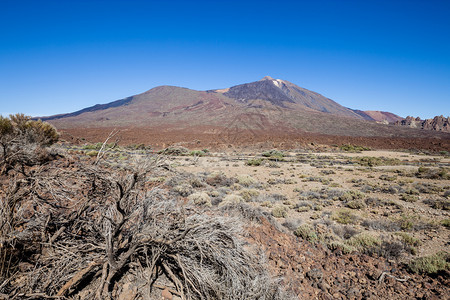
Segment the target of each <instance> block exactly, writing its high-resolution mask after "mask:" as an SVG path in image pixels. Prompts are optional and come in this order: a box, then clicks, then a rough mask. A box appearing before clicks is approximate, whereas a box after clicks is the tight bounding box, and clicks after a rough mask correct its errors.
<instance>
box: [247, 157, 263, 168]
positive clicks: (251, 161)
mask: <svg viewBox="0 0 450 300" xmlns="http://www.w3.org/2000/svg"><path fill="white" fill-rule="evenodd" d="M262 161H263V160H262V159H261V158H254V159H249V160H247V162H246V163H245V164H246V165H247V166H260V165H261V163H262Z"/></svg>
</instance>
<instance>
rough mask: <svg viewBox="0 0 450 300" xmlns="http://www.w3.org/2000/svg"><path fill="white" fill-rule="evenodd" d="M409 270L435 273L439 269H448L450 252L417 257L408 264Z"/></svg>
mask: <svg viewBox="0 0 450 300" xmlns="http://www.w3.org/2000/svg"><path fill="white" fill-rule="evenodd" d="M408 266H409V268H410V269H411V271H413V272H415V273H422V274H435V273H438V272H439V271H449V268H450V253H448V252H438V253H436V254H433V255H429V256H424V257H419V258H416V259H414V260H412V261H411V262H410V263H409V264H408Z"/></svg>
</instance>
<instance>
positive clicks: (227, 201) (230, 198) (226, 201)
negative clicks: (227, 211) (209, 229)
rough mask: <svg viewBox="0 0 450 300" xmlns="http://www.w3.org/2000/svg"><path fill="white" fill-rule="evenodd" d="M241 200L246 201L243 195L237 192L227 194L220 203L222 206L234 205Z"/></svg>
mask: <svg viewBox="0 0 450 300" xmlns="http://www.w3.org/2000/svg"><path fill="white" fill-rule="evenodd" d="M241 202H244V199H243V198H242V197H241V196H239V195H236V194H230V195H227V196H225V198H223V201H222V202H221V203H220V206H224V205H233V204H238V203H241Z"/></svg>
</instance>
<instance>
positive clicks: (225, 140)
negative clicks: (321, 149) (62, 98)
mask: <svg viewBox="0 0 450 300" xmlns="http://www.w3.org/2000/svg"><path fill="white" fill-rule="evenodd" d="M115 129H116V128H73V129H62V130H60V131H61V133H62V138H63V139H66V140H67V141H70V142H71V143H78V144H83V143H86V142H91V143H94V142H103V141H104V140H105V139H106V138H107V137H108V135H109V134H110V133H111V132H112V131H114V130H115ZM119 130H120V133H119V134H118V137H119V141H120V144H123V145H129V144H141V143H143V144H146V145H149V146H151V147H153V148H155V149H162V148H166V147H169V146H172V145H175V144H176V145H181V146H185V147H188V148H208V149H214V150H224V149H229V148H239V149H242V148H249V149H270V148H279V149H295V148H300V147H303V148H304V147H307V146H309V145H311V144H314V145H313V147H312V149H317V145H323V146H331V145H342V144H353V145H362V146H368V147H372V148H375V149H406V150H409V149H422V150H429V151H449V150H450V135H449V134H445V133H442V134H441V135H440V136H439V138H436V137H426V134H425V133H424V134H425V135H424V137H411V138H406V137H405V138H400V137H397V138H387V137H359V136H335V135H325V134H312V133H290V132H287V131H286V130H283V129H280V130H279V131H276V130H273V129H272V130H271V131H258V130H254V129H252V130H250V129H247V130H245V129H238V128H236V129H226V130H225V129H223V128H216V129H214V128H213V127H205V128H201V127H197V128H196V129H195V130H192V129H186V130H171V129H168V128H158V127H152V128H145V127H130V128H119Z"/></svg>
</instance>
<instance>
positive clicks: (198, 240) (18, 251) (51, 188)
mask: <svg viewBox="0 0 450 300" xmlns="http://www.w3.org/2000/svg"><path fill="white" fill-rule="evenodd" d="M109 142H110V141H109ZM19 144H20V142H18V144H17V145H19ZM50 144H53V142H52V143H42V142H39V141H32V142H31V141H28V142H27V143H24V144H23V145H24V146H21V147H22V148H24V149H25V148H27V147H28V148H29V147H31V145H34V148H33V150H32V151H31V152H30V151H28V152H26V151H24V152H23V156H21V157H20V158H18V159H16V160H9V161H6V160H4V163H3V168H2V175H1V177H0V186H1V189H0V199H1V206H0V214H1V221H0V268H1V269H0V299H2V298H5V299H9V298H11V299H36V298H41V299H45V298H52V299H94V298H97V299H107V298H110V299H161V295H166V296H167V295H170V297H173V299H297V298H305V299H314V298H320V299H347V298H355V299H361V298H364V299H379V298H385V299H386V298H390V299H405V298H427V299H428V298H430V299H432V298H433V297H441V298H442V297H444V298H445V297H448V296H449V288H448V284H449V271H450V270H449V266H450V254H449V253H450V252H449V251H450V250H449V242H448V241H449V233H450V229H449V226H450V225H449V224H450V216H449V214H450V211H449V210H450V157H449V153H447V152H445V151H442V152H440V153H432V154H430V153H426V154H424V153H420V152H414V153H411V152H405V151H403V152H399V151H398V152H396V151H379V150H378V151H375V150H370V149H368V148H366V147H360V146H354V145H340V146H336V147H332V148H331V149H330V148H328V149H327V151H326V152H324V151H318V150H314V149H311V148H308V149H264V150H262V151H261V150H257V151H249V150H248V149H247V150H245V151H244V150H239V149H234V150H233V149H228V150H227V151H223V152H217V151H210V150H208V149H187V148H183V147H181V146H174V147H170V148H166V149H162V150H161V149H159V150H154V149H152V148H151V147H150V146H148V145H128V146H118V145H117V144H115V143H98V144H88V143H86V144H84V145H72V144H69V143H65V142H61V141H60V142H58V143H56V144H53V145H52V146H50ZM17 147H19V146H17ZM28 148H27V149H28ZM318 149H319V148H318ZM33 155H35V156H33ZM26 157H32V158H33V159H24V158H26ZM167 297H169V296H167ZM166 299H171V298H166Z"/></svg>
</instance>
